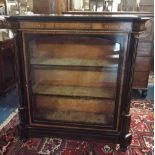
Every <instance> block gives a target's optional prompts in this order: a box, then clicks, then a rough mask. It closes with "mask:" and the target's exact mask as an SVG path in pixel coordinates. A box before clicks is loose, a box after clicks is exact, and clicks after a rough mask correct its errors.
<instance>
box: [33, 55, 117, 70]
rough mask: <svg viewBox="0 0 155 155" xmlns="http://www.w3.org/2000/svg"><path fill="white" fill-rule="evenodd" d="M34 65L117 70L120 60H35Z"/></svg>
mask: <svg viewBox="0 0 155 155" xmlns="http://www.w3.org/2000/svg"><path fill="white" fill-rule="evenodd" d="M31 64H32V65H54V66H84V67H113V68H117V67H118V64H119V58H118V57H117V56H116V58H113V59H112V58H111V59H110V58H109V59H104V60H91V59H89V60H88V59H73V58H33V59H31Z"/></svg>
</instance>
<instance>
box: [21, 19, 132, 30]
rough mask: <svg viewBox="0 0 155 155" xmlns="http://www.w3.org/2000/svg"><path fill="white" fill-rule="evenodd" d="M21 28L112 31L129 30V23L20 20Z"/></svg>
mask: <svg viewBox="0 0 155 155" xmlns="http://www.w3.org/2000/svg"><path fill="white" fill-rule="evenodd" d="M20 28H21V29H34V28H39V29H76V30H77V29H84V30H89V29H92V30H113V31H119V30H121V31H122V30H123V31H131V28H132V26H131V24H130V23H127V22H126V23H124V22H122V23H121V22H119V23H117V22H116V23H88V22H87V23H86V22H85V23H80V22H74V23H72V22H66V23H64V22H63V23H61V22H33V23H32V22H24V21H23V22H21V23H20Z"/></svg>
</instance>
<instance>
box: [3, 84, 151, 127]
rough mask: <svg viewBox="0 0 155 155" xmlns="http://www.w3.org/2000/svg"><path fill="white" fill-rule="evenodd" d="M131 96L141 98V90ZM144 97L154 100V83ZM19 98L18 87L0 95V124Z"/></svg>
mask: <svg viewBox="0 0 155 155" xmlns="http://www.w3.org/2000/svg"><path fill="white" fill-rule="evenodd" d="M132 98H133V99H137V98H142V97H141V92H140V91H137V90H134V91H133V93H132ZM146 99H151V100H154V85H153V84H149V85H148V94H147V96H146ZM18 103H19V98H18V89H17V88H16V89H13V90H11V91H10V92H8V94H6V95H5V96H3V97H0V124H2V123H3V122H4V121H5V120H6V119H7V118H8V117H9V116H10V114H11V113H13V112H15V111H16V109H17V108H18Z"/></svg>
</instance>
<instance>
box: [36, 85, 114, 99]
mask: <svg viewBox="0 0 155 155" xmlns="http://www.w3.org/2000/svg"><path fill="white" fill-rule="evenodd" d="M33 93H34V94H41V95H56V96H57V95H61V96H71V97H92V98H110V99H114V98H115V88H90V87H79V86H78V87H77V86H54V85H45V84H38V85H35V86H34V87H33Z"/></svg>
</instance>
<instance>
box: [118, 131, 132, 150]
mask: <svg viewBox="0 0 155 155" xmlns="http://www.w3.org/2000/svg"><path fill="white" fill-rule="evenodd" d="M131 140H132V135H131V134H130V133H128V134H126V135H124V136H123V137H122V138H121V143H120V149H121V151H123V152H125V151H126V150H127V147H128V145H130V144H131Z"/></svg>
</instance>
